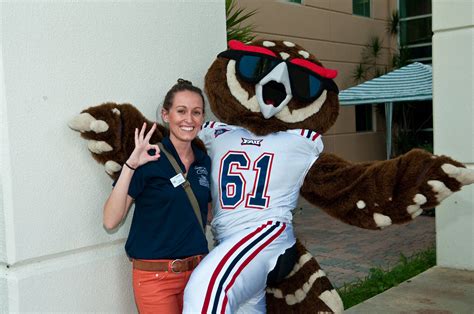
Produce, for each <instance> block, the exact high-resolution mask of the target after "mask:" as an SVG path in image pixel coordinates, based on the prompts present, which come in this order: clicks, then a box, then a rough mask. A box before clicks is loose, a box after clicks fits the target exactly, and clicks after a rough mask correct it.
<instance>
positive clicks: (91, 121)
mask: <svg viewBox="0 0 474 314" xmlns="http://www.w3.org/2000/svg"><path fill="white" fill-rule="evenodd" d="M143 122H146V123H147V125H148V126H149V128H151V126H152V125H153V122H151V121H149V120H147V119H146V118H145V117H144V116H143V115H142V114H141V113H140V111H138V110H137V109H136V108H135V107H134V106H132V105H130V104H115V103H105V104H102V105H100V106H95V107H90V108H88V109H86V110H84V111H82V112H81V113H80V114H79V115H77V116H76V117H74V118H73V119H71V121H69V123H68V125H69V127H70V128H71V129H73V130H75V131H78V132H80V133H81V136H82V137H83V138H84V139H86V140H87V147H88V149H89V150H90V151H91V153H92V156H93V157H94V159H95V160H97V161H98V162H99V163H101V164H104V166H105V172H106V173H107V174H108V175H109V176H110V177H111V178H112V179H114V180H116V179H117V178H118V176H119V174H120V170H121V169H122V165H123V163H124V162H125V161H126V160H127V158H128V156H130V154H131V152H132V151H133V148H134V145H135V144H134V133H133V132H134V130H135V128H141V126H142V125H143ZM164 132H167V131H166V130H165V128H164V127H163V126H161V125H157V129H156V130H155V134H154V135H153V136H152V137H151V140H150V141H151V142H152V143H157V142H159V141H161V139H162V138H163V134H165V133H164Z"/></svg>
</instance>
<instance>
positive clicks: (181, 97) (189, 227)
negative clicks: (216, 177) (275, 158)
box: [104, 79, 210, 313]
mask: <svg viewBox="0 0 474 314" xmlns="http://www.w3.org/2000/svg"><path fill="white" fill-rule="evenodd" d="M161 116H162V119H163V121H164V122H165V123H168V124H169V137H164V138H163V140H162V144H163V146H164V148H165V149H166V150H167V151H169V152H170V153H171V154H172V155H173V156H174V157H175V158H176V160H177V162H178V164H179V165H180V167H181V170H182V172H183V174H184V175H185V176H186V178H187V180H188V181H189V182H190V184H191V188H192V190H193V192H194V194H195V196H196V198H197V200H198V203H199V207H200V212H201V215H202V221H204V222H205V221H206V219H207V210H208V203H209V202H210V191H209V174H210V159H209V157H208V156H207V155H206V153H205V152H203V151H202V150H200V149H199V148H198V147H197V146H196V145H195V144H194V143H193V140H194V138H195V137H196V135H197V133H198V132H199V130H200V129H201V125H202V123H203V119H204V97H203V95H202V91H201V90H200V89H199V88H197V87H195V86H193V85H192V84H191V83H190V82H189V81H185V80H182V79H179V80H178V83H177V84H175V85H174V86H173V87H172V88H171V89H170V90H169V91H168V93H167V95H166V97H165V100H164V103H163V109H162V112H161ZM155 128H156V125H155V124H154V125H153V126H152V128H151V129H150V131H148V133H146V135H145V130H146V124H143V126H142V128H141V130H140V131H139V130H138V129H135V149H134V151H133V152H132V154H131V155H130V157H129V158H128V160H127V162H126V163H125V164H124V166H123V169H122V172H121V174H120V177H119V179H118V180H117V182H116V183H115V187H114V189H113V190H112V193H111V194H110V196H109V198H108V199H107V201H106V203H105V205H104V226H105V227H106V228H107V229H113V228H115V227H117V226H118V225H119V224H120V222H121V221H122V220H123V219H124V217H125V216H126V215H127V212H128V209H129V207H130V205H131V204H132V202H133V201H134V202H135V212H134V215H133V220H132V225H131V228H130V233H129V236H128V239H127V243H126V245H125V250H126V252H127V254H128V255H129V257H130V258H131V259H132V261H133V290H134V295H135V302H136V304H137V307H138V310H139V312H140V313H181V311H182V308H183V291H184V287H185V286H186V283H187V281H188V279H189V277H190V275H191V272H192V270H193V269H194V268H195V267H196V266H197V264H198V263H199V262H200V260H201V259H202V257H203V255H205V254H207V252H208V249H207V241H206V237H205V235H204V234H203V231H202V229H201V226H200V225H199V222H198V219H197V217H196V214H195V212H194V210H193V208H192V206H191V203H190V201H189V199H188V197H187V195H186V193H185V191H184V189H183V187H182V186H181V185H179V184H176V182H174V183H172V182H171V181H170V179H171V178H173V177H175V176H176V171H175V170H174V168H173V167H172V166H171V164H170V162H169V161H168V159H167V157H166V155H165V154H163V153H162V154H160V150H159V148H158V146H157V145H152V144H150V143H149V141H150V138H151V136H152V134H153V132H154V131H155ZM150 150H155V152H156V153H155V154H154V155H153V154H151V153H150Z"/></svg>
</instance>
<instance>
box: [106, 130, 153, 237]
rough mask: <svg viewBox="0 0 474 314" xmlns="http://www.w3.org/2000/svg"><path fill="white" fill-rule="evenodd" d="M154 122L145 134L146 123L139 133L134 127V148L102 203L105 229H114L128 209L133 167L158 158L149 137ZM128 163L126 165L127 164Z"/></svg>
mask: <svg viewBox="0 0 474 314" xmlns="http://www.w3.org/2000/svg"><path fill="white" fill-rule="evenodd" d="M155 128H156V124H153V126H152V127H151V129H150V131H148V133H147V134H146V136H145V130H146V123H144V124H143V126H142V129H141V130H140V133H138V129H135V149H134V150H133V152H132V154H131V155H130V157H129V158H128V160H127V161H126V165H124V167H122V171H121V173H120V177H119V179H118V180H117V183H116V184H115V187H114V189H113V190H112V192H111V193H110V196H109V198H108V199H107V201H106V202H105V204H104V212H103V223H104V227H105V228H106V229H109V230H110V229H114V228H115V227H117V226H118V225H119V224H120V222H121V221H122V220H123V219H124V217H125V216H126V215H127V212H128V209H129V208H130V205H131V204H132V202H133V199H132V198H131V197H130V196H129V195H128V188H129V186H130V182H131V180H132V177H133V173H134V170H133V169H132V168H134V169H136V168H138V167H140V166H141V165H144V164H146V163H147V162H149V161H152V160H157V159H158V158H160V154H159V153H160V149H159V148H158V145H151V144H150V143H149V141H150V138H151V136H152V134H153V132H154V131H155ZM150 149H154V150H155V151H156V153H155V155H153V156H152V155H150V154H149V153H148V151H149V150H150ZM127 165H128V166H127Z"/></svg>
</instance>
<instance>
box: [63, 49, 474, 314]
mask: <svg viewBox="0 0 474 314" xmlns="http://www.w3.org/2000/svg"><path fill="white" fill-rule="evenodd" d="M336 75H337V72H336V71H335V70H331V69H328V68H325V67H324V66H323V65H322V64H321V62H319V61H318V60H317V59H316V58H315V57H314V56H313V55H312V54H311V53H309V52H308V51H307V50H305V49H304V48H303V47H301V46H299V45H297V44H294V43H292V42H289V41H277V40H272V41H270V40H256V41H254V42H251V43H247V44H244V43H241V42H239V41H230V42H229V49H228V50H226V51H224V52H221V53H220V54H219V55H218V56H217V58H216V59H215V60H214V62H213V63H212V65H211V66H210V68H209V70H208V71H207V74H206V77H205V91H206V93H207V95H208V98H209V103H210V107H211V110H212V112H213V113H214V114H215V116H216V117H218V118H219V119H220V121H219V122H216V121H209V122H206V123H204V125H203V128H202V130H201V132H200V134H199V138H200V139H201V140H202V142H203V143H204V145H205V146H206V148H207V152H208V154H209V156H210V157H211V160H212V174H211V190H212V196H213V214H214V219H213V222H212V228H213V230H214V236H215V238H216V240H217V243H218V244H217V246H216V248H215V249H213V250H212V251H211V252H210V254H209V255H208V256H207V257H206V258H205V259H204V260H203V262H202V264H200V265H199V266H198V267H197V269H196V270H195V273H193V276H192V277H191V280H190V282H189V285H188V287H187V288H186V292H185V308H184V311H185V312H186V311H189V312H194V311H199V312H204V313H206V312H212V313H214V312H221V313H224V312H227V313H234V312H243V313H245V312H251V311H257V312H263V311H265V307H266V311H267V312H269V313H317V312H325V313H331V312H333V313H340V312H342V311H343V305H342V301H341V299H340V297H339V295H338V294H337V292H336V290H335V289H334V288H333V286H332V285H331V283H330V281H329V279H328V278H327V277H326V275H325V273H324V272H323V270H321V268H320V267H319V265H318V263H317V262H316V260H315V259H314V257H313V256H311V255H310V253H308V252H307V251H306V249H305V248H304V246H303V245H302V244H301V243H300V242H298V240H297V239H295V238H294V234H293V229H292V224H291V221H292V216H291V210H292V209H293V208H295V206H296V205H297V199H298V196H299V195H300V194H301V196H303V197H304V198H305V199H306V200H308V201H309V202H310V203H311V204H313V205H314V206H317V207H318V208H321V209H322V210H324V211H325V212H327V213H328V214H329V216H331V217H334V218H336V219H339V220H341V221H343V222H345V223H348V224H351V225H354V226H358V227H362V228H367V229H382V228H385V227H388V226H390V225H392V224H401V223H406V222H409V221H411V220H412V219H414V218H415V217H417V216H418V215H420V214H421V213H422V211H423V209H424V208H433V207H435V206H437V205H438V204H439V203H440V202H441V201H442V200H443V199H444V198H446V197H447V196H449V195H450V194H452V193H453V192H455V191H458V190H460V189H461V187H462V186H463V185H467V184H471V183H473V182H474V171H472V170H469V169H467V168H465V167H464V166H463V165H462V164H461V163H459V162H457V161H455V160H453V159H451V158H449V157H446V156H435V155H432V154H430V153H428V152H426V151H423V150H418V149H415V150H412V151H410V152H408V153H407V154H405V155H402V156H399V157H397V158H394V159H391V160H386V161H374V162H364V163H351V162H348V161H346V160H344V159H342V158H340V157H338V156H337V155H334V154H330V153H325V152H324V149H323V147H324V145H323V139H322V135H323V134H324V133H325V132H327V130H328V129H329V128H330V127H331V126H332V125H333V124H334V123H335V121H336V119H337V116H338V112H339V102H338V88H337V86H336V84H335V83H334V81H333V79H334V78H335V77H336ZM143 122H147V123H148V126H151V124H152V123H153V122H152V121H149V120H147V119H146V118H145V117H144V116H143V115H142V114H141V113H140V112H139V111H138V110H137V109H136V108H134V107H133V106H132V105H129V104H115V103H105V104H102V105H99V106H95V107H91V108H88V109H86V110H84V111H83V112H82V113H80V114H79V115H78V116H76V117H74V119H72V120H71V121H70V123H69V126H70V127H71V128H72V129H74V130H77V131H79V132H81V136H82V137H83V138H84V139H86V140H87V141H88V147H89V150H90V151H91V152H92V155H93V157H94V158H95V159H96V160H97V161H98V162H100V163H102V164H104V166H105V170H106V172H107V173H108V174H109V175H110V176H111V177H112V178H117V176H118V174H119V173H120V170H121V168H122V165H123V163H124V162H125V161H126V160H127V158H128V156H129V155H130V153H131V152H132V150H133V148H134V134H133V132H134V130H135V128H140V127H141V126H142V124H143ZM165 132H166V130H165V128H164V127H163V126H160V125H159V126H158V128H157V130H156V131H155V134H154V136H153V137H152V139H151V141H150V142H152V143H153V142H159V141H160V140H161V139H162V138H163V136H164V134H165ZM235 234H237V235H239V236H238V239H234V240H232V239H233V238H235V236H233V235H235ZM283 235H285V239H284V241H280V242H278V239H279V238H281V237H282V236H283ZM229 239H230V240H229ZM232 241H233V242H232ZM276 242H278V243H276ZM262 305H263V308H262Z"/></svg>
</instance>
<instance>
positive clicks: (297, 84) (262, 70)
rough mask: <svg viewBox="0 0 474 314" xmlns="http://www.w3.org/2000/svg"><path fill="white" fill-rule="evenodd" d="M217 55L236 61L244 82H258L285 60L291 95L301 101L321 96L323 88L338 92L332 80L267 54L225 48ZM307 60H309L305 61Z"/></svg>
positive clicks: (238, 71) (239, 74)
mask: <svg viewBox="0 0 474 314" xmlns="http://www.w3.org/2000/svg"><path fill="white" fill-rule="evenodd" d="M218 57H222V58H227V59H232V60H235V61H236V72H237V75H238V76H239V77H240V78H241V79H242V80H243V81H245V82H248V83H253V84H255V83H258V82H259V81H260V80H261V79H262V78H264V77H265V76H266V75H267V74H268V73H270V72H271V71H272V70H273V69H274V68H275V67H276V66H277V65H278V64H280V63H281V62H285V63H286V65H287V68H288V73H289V76H290V85H291V90H292V94H293V97H295V98H297V99H299V100H302V101H313V100H315V99H317V98H318V97H319V96H321V94H322V92H323V91H324V90H330V91H334V92H336V93H339V90H338V88H337V85H336V84H335V83H334V81H333V80H331V79H328V78H324V77H322V76H321V75H318V74H316V73H315V72H313V71H311V70H310V69H308V68H305V67H302V66H299V65H296V64H294V63H292V62H291V60H290V61H288V60H282V59H279V58H276V57H273V56H270V55H267V54H261V53H258V52H252V51H241V50H232V49H231V50H226V51H223V52H221V53H220V54H219V55H218ZM306 62H309V61H306Z"/></svg>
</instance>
